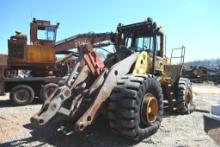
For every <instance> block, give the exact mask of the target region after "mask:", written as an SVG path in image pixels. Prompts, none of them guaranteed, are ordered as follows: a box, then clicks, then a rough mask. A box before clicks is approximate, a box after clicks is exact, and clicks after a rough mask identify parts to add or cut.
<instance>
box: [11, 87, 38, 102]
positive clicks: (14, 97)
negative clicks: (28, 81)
mask: <svg viewBox="0 0 220 147" xmlns="http://www.w3.org/2000/svg"><path fill="white" fill-rule="evenodd" d="M10 100H11V102H12V103H13V104H14V105H19V106H22V105H27V104H30V103H32V101H33V100H34V90H33V88H31V87H30V86H28V85H17V86H15V87H14V88H12V89H11V91H10Z"/></svg>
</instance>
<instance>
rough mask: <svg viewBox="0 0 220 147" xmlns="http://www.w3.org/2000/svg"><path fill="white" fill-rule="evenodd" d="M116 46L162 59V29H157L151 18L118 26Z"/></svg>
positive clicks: (163, 54)
mask: <svg viewBox="0 0 220 147" xmlns="http://www.w3.org/2000/svg"><path fill="white" fill-rule="evenodd" d="M117 31H118V38H117V39H118V40H117V43H118V46H124V47H126V48H128V49H130V50H132V51H135V52H141V51H146V52H148V53H149V54H152V55H153V54H154V52H155V55H156V56H158V57H164V56H165V53H164V50H165V49H164V33H163V28H162V27H157V25H156V23H155V22H153V20H152V19H151V18H148V19H147V21H144V22H141V23H136V24H131V25H126V26H123V25H121V24H119V25H118V28H117Z"/></svg>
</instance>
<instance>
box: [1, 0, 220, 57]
mask: <svg viewBox="0 0 220 147" xmlns="http://www.w3.org/2000/svg"><path fill="white" fill-rule="evenodd" d="M33 17H36V18H37V19H47V20H50V21H52V22H53V23H57V22H60V27H59V30H58V34H57V40H61V39H64V38H67V37H70V36H72V35H74V34H78V33H86V32H91V31H92V32H110V31H115V30H116V26H117V24H118V23H119V22H121V23H123V24H129V23H134V22H138V21H143V20H145V19H146V18H147V17H152V18H153V19H154V20H155V21H156V22H157V24H159V25H161V26H163V27H164V28H165V31H166V35H167V49H168V54H170V50H171V49H172V48H175V47H178V46H181V45H185V46H186V49H187V52H186V61H192V60H198V59H209V58H210V59H213V58H219V57H220V51H219V50H220V43H219V42H220V37H219V36H220V1H219V0H169V1H165V0H62V1H61V0H1V1H0V20H1V22H0V39H1V40H0V53H7V39H9V38H10V36H11V35H14V32H15V31H16V30H20V31H22V32H23V33H24V34H27V35H28V37H29V23H30V22H31V21H32V18H33Z"/></svg>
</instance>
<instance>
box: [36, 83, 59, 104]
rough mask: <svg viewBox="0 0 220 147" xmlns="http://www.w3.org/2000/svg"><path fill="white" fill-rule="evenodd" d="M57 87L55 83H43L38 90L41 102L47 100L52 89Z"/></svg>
mask: <svg viewBox="0 0 220 147" xmlns="http://www.w3.org/2000/svg"><path fill="white" fill-rule="evenodd" d="M57 87H58V85H57V84H55V83H48V84H46V85H44V86H43V87H42V88H41V90H40V99H41V101H42V102H44V101H45V100H47V99H48V98H49V96H50V95H51V94H52V93H53V91H54V90H55V89H56V88H57Z"/></svg>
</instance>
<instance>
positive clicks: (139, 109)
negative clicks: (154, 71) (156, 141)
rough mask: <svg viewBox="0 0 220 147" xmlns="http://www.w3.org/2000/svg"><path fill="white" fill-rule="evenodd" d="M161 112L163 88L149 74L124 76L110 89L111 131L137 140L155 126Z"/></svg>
mask: <svg viewBox="0 0 220 147" xmlns="http://www.w3.org/2000/svg"><path fill="white" fill-rule="evenodd" d="M150 109H151V111H149V110H150ZM162 115H163V93H162V89H161V86H160V83H159V82H158V81H157V80H156V79H154V78H153V77H152V76H151V75H147V76H134V75H127V76H124V77H122V79H121V81H119V82H118V83H117V86H116V87H115V88H114V89H113V91H112V94H111V96H110V103H109V121H110V127H111V128H112V130H113V131H114V132H116V133H118V134H120V135H122V136H125V137H127V138H129V139H132V140H134V141H140V140H142V139H144V138H146V137H149V136H150V135H152V134H154V133H155V132H156V131H157V130H158V128H159V127H160V124H161V121H162Z"/></svg>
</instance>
